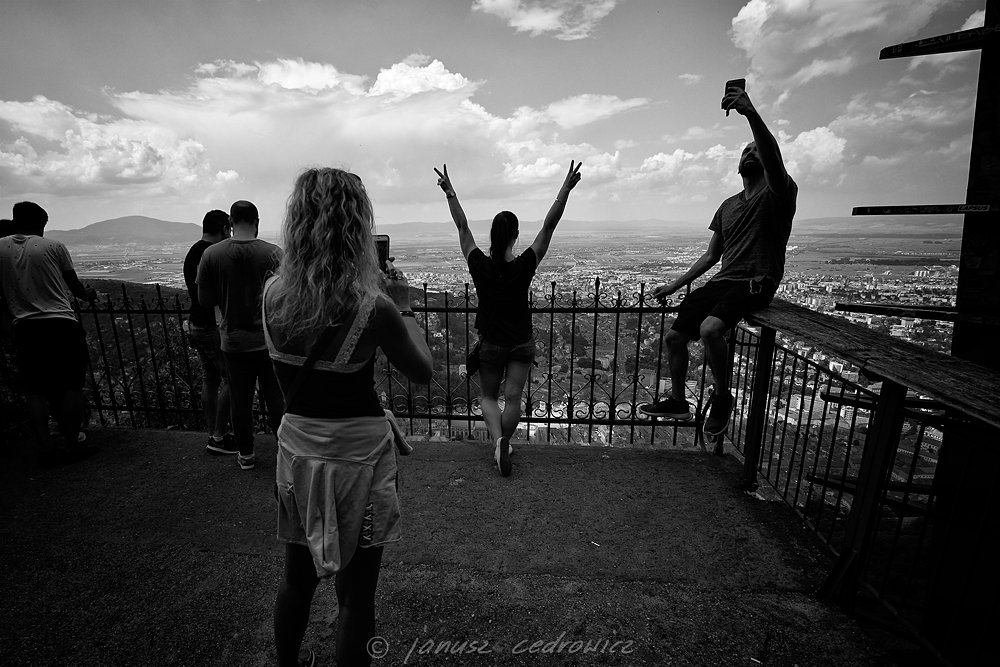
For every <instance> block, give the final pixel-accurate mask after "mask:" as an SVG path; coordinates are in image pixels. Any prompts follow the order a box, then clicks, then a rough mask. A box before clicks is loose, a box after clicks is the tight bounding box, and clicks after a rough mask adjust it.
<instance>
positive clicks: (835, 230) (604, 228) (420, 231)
mask: <svg viewBox="0 0 1000 667" xmlns="http://www.w3.org/2000/svg"><path fill="white" fill-rule="evenodd" d="M708 222H709V221H708V220H705V221H702V222H681V221H666V220H629V221H606V220H605V221H593V220H565V221H563V222H562V223H561V224H560V225H559V228H560V230H562V231H564V232H569V233H590V234H600V233H602V232H604V233H608V232H609V231H611V230H613V233H614V234H615V235H616V236H619V237H620V236H622V235H625V234H630V233H634V234H636V235H637V236H639V235H648V234H663V233H673V234H678V233H682V234H686V235H687V234H691V233H699V234H701V233H704V234H706V235H707V233H708V232H707V228H708ZM469 224H470V226H471V227H472V228H473V230H474V231H476V232H477V234H479V233H487V232H488V230H489V226H490V221H489V220H475V221H472V222H470V223H469ZM537 224H538V222H537V221H534V222H532V221H526V222H525V225H526V226H527V227H528V228H529V229H530V228H534V227H535V226H536V225H537ZM376 231H377V232H378V233H380V234H389V235H390V236H392V237H393V238H394V239H395V240H397V241H421V240H424V239H426V240H432V239H438V238H442V237H444V238H451V236H452V235H453V234H454V233H455V227H454V225H453V224H452V223H450V222H406V223H400V224H395V225H388V224H382V225H377V229H376ZM961 234H962V216H959V215H944V216H929V215H912V216H909V215H908V216H866V217H840V218H833V217H831V218H810V219H806V220H796V221H795V223H794V225H793V229H792V236H793V237H795V236H800V235H801V236H845V237H853V238H864V237H886V236H889V237H892V236H898V237H907V238H913V237H925V236H926V237H954V236H961ZM45 235H46V236H47V237H49V238H53V239H56V240H58V241H62V242H63V243H65V244H66V245H68V246H91V245H121V246H127V245H136V246H150V245H152V246H156V245H165V244H171V245H172V244H184V243H194V241H196V240H198V239H199V238H201V225H199V224H193V223H190V222H170V221H167V220H158V219H156V218H149V217H146V216H142V215H131V216H126V217H123V218H114V219H112V220H103V221H101V222H95V223H94V224H92V225H87V226H86V227H83V228H81V229H74V230H59V229H50V230H46V232H45ZM262 236H263V237H264V238H269V239H272V240H273V238H274V236H275V235H274V234H266V233H265V234H262Z"/></svg>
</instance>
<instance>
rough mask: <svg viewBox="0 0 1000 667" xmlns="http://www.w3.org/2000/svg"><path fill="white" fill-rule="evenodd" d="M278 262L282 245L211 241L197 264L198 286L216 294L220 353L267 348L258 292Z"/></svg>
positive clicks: (261, 242) (234, 240)
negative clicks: (219, 320)
mask: <svg viewBox="0 0 1000 667" xmlns="http://www.w3.org/2000/svg"><path fill="white" fill-rule="evenodd" d="M280 262H281V248H279V247H278V246H276V245H274V244H273V243H268V242H267V241H262V240H260V239H226V240H224V241H219V242H218V243H213V244H212V247H210V248H207V249H206V250H205V252H204V254H203V255H202V258H201V262H200V263H199V264H198V285H200V286H201V287H202V288H203V289H206V290H211V291H212V292H214V293H215V297H216V299H217V300H218V303H219V308H220V310H221V311H222V321H221V322H220V323H219V324H220V326H219V333H220V338H221V339H222V351H223V352H256V351H257V350H266V349H267V344H266V343H265V342H264V323H263V318H262V317H261V312H260V295H261V290H263V288H264V281H265V280H266V279H267V277H268V276H269V275H270V274H271V273H273V272H274V271H275V270H276V269H277V268H278V265H279V263H280Z"/></svg>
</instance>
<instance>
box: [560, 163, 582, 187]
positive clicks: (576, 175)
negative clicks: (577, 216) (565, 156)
mask: <svg viewBox="0 0 1000 667" xmlns="http://www.w3.org/2000/svg"><path fill="white" fill-rule="evenodd" d="M582 166H583V162H575V161H574V160H570V161H569V171H567V172H566V178H565V179H563V184H562V187H561V188H560V189H559V191H560V192H565V193H566V194H569V191H570V190H572V189H573V188H575V187H576V184H577V183H579V182H580V167H582Z"/></svg>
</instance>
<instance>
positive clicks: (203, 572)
mask: <svg viewBox="0 0 1000 667" xmlns="http://www.w3.org/2000/svg"><path fill="white" fill-rule="evenodd" d="M90 442H93V443H94V444H97V445H99V446H100V447H101V451H100V453H98V454H97V455H96V456H95V457H93V458H92V459H90V460H87V461H85V462H82V463H78V464H76V465H73V466H69V467H65V468H59V469H55V470H41V469H38V468H35V467H33V466H32V465H31V461H30V458H29V457H28V456H27V455H10V454H9V452H10V451H11V450H14V448H9V449H8V456H7V457H5V458H3V459H0V463H2V473H0V484H2V488H3V499H2V513H0V569H2V571H3V579H2V583H0V618H2V619H3V620H2V630H0V632H2V641H0V664H3V665H52V664H65V665H251V666H253V665H271V664H274V650H273V641H272V633H271V610H272V604H273V600H274V593H275V590H276V587H277V581H278V578H279V576H280V574H281V566H282V551H281V549H280V548H279V545H278V544H277V543H276V541H275V538H274V528H275V520H276V519H275V508H274V499H273V495H272V487H273V480H274V440H273V438H270V437H266V436H261V437H259V438H258V466H257V468H256V469H254V470H252V471H245V472H244V471H241V470H240V469H239V468H238V467H237V465H236V462H235V460H233V458H231V457H213V456H209V455H207V454H205V452H204V449H203V443H204V441H203V436H202V435H200V434H195V433H180V432H165V431H115V430H107V431H96V432H92V433H91V434H90ZM14 451H16V450H14ZM513 462H514V473H513V476H512V477H510V478H507V479H503V478H501V477H499V475H498V474H497V473H496V470H495V469H494V468H493V467H492V460H491V452H490V451H488V450H487V449H485V448H484V446H483V445H481V444H473V443H443V444H438V443H435V444H421V443H417V444H416V451H415V452H414V454H413V455H412V456H410V457H408V458H406V459H400V492H401V496H402V501H403V521H404V523H403V534H404V539H403V541H402V542H401V543H399V544H397V545H393V546H391V547H388V548H387V549H386V551H385V558H384V564H383V569H382V574H381V579H380V583H379V596H378V606H377V614H378V631H379V634H380V636H381V637H382V638H383V639H384V641H385V644H384V645H380V646H379V647H378V648H379V649H380V650H381V649H384V650H385V651H386V655H385V656H384V658H382V659H381V660H380V661H377V662H376V663H375V664H381V665H400V664H404V663H405V664H411V665H445V664H448V665H543V664H544V665H548V664H565V665H570V664H574V665H575V664H583V665H592V664H593V665H719V666H722V665H748V666H752V665H760V664H763V665H803V666H805V665H831V666H832V665H837V666H844V665H872V664H882V659H881V658H880V651H879V649H878V647H876V646H873V645H872V643H871V640H870V639H869V638H868V637H867V636H866V635H865V634H864V633H862V632H861V630H860V629H859V627H858V626H857V625H856V623H855V622H854V621H852V620H851V619H849V618H848V617H846V616H845V615H844V614H842V613H841V612H839V611H838V610H836V609H834V608H831V607H828V606H826V605H824V604H821V603H819V602H817V601H816V600H815V599H814V598H813V596H812V591H813V590H815V588H816V587H817V585H818V584H819V583H820V582H821V581H822V577H823V574H824V572H825V570H826V568H827V567H828V566H829V563H828V561H827V560H826V557H825V556H824V555H823V554H822V552H820V551H819V550H818V549H817V547H816V546H815V545H814V544H813V542H812V541H811V540H810V538H808V537H807V536H806V535H805V533H804V532H803V531H801V530H800V528H799V527H798V526H797V525H796V522H795V520H794V518H793V517H792V516H791V515H790V513H788V512H787V510H785V509H784V507H783V506H782V505H778V504H774V503H767V502H762V501H759V500H756V499H754V498H753V497H751V496H747V495H745V494H743V493H741V492H740V491H738V485H739V479H740V472H741V470H740V467H739V464H738V462H737V461H736V460H735V459H733V458H732V457H722V458H719V457H714V456H709V455H705V454H703V453H700V452H685V451H655V450H654V451H651V450H642V451H639V450H623V449H607V448H590V447H553V446H544V445H538V446H533V445H522V446H520V447H518V448H517V451H516V452H515V454H514V457H513ZM336 614H337V612H336V603H335V596H334V593H333V587H332V584H330V583H326V584H323V585H321V586H320V588H319V590H318V591H317V597H316V600H315V602H314V604H313V613H312V621H311V624H310V627H309V630H308V632H307V634H306V644H307V645H309V646H312V647H313V648H314V649H315V650H316V652H317V654H318V655H319V657H320V661H319V664H322V665H331V664H333V659H332V655H333V625H334V623H335V621H336ZM456 651H457V653H456ZM473 651H474V652H473Z"/></svg>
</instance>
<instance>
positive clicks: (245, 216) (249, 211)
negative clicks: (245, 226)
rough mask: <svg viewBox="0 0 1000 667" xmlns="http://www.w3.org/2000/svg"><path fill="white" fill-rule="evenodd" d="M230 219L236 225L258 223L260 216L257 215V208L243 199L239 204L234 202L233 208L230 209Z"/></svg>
mask: <svg viewBox="0 0 1000 667" xmlns="http://www.w3.org/2000/svg"><path fill="white" fill-rule="evenodd" d="M229 219H230V220H232V223H233V224H234V225H235V224H236V223H237V222H251V223H256V222H258V221H259V220H260V216H259V214H258V213H257V207H256V206H254V205H253V204H251V203H250V202H248V201H246V200H245V199H241V200H239V201H238V202H234V203H233V205H232V207H230V209H229Z"/></svg>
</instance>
